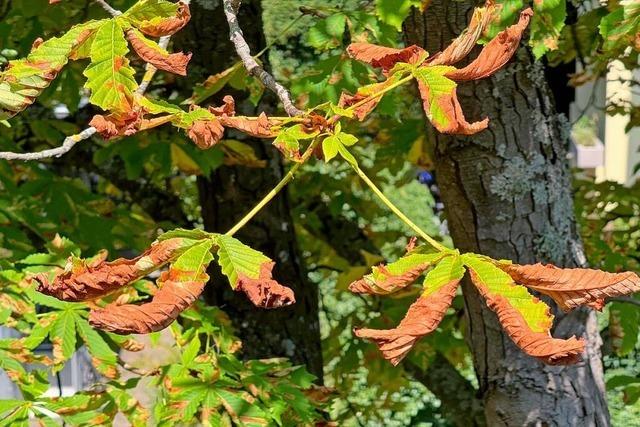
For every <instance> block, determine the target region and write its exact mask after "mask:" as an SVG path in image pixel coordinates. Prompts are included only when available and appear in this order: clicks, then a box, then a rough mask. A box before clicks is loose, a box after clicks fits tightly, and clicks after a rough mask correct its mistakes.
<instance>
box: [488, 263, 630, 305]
mask: <svg viewBox="0 0 640 427" xmlns="http://www.w3.org/2000/svg"><path fill="white" fill-rule="evenodd" d="M500 267H501V268H502V269H503V270H504V271H506V272H507V273H508V274H509V275H510V276H511V277H512V278H513V280H515V281H516V282H518V283H521V284H523V285H525V286H527V287H528V288H531V289H533V290H535V291H538V292H540V293H541V294H544V295H548V296H550V297H551V298H553V300H554V301H555V302H556V303H558V305H559V306H560V308H562V309H563V310H565V311H568V310H572V309H574V308H576V307H579V306H581V305H589V306H591V307H593V308H596V309H598V310H599V309H601V308H602V306H603V305H604V300H605V298H611V297H617V296H621V295H629V294H633V293H635V292H640V277H638V275H637V274H635V273H632V272H625V273H607V272H604V271H601V270H592V269H588V268H558V267H555V266H553V265H543V264H534V265H518V264H509V265H500Z"/></svg>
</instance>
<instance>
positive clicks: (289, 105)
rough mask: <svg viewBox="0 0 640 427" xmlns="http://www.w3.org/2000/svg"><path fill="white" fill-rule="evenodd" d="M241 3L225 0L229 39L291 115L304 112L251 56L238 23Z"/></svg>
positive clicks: (248, 68)
mask: <svg viewBox="0 0 640 427" xmlns="http://www.w3.org/2000/svg"><path fill="white" fill-rule="evenodd" d="M241 3H242V1H241V0H224V1H223V4H224V14H225V16H226V17H227V22H228V23H229V39H230V40H231V42H232V43H233V45H234V46H235V48H236V52H237V53H238V56H240V59H241V60H242V64H243V65H244V67H245V68H246V69H247V72H248V73H249V74H250V75H252V76H255V77H257V78H258V79H259V80H260V81H261V82H262V84H263V85H265V87H267V88H268V89H270V90H271V91H273V92H274V93H275V94H276V95H277V96H278V98H280V101H282V105H283V106H284V110H285V111H286V112H287V114H288V115H289V116H299V115H301V114H303V111H302V110H300V109H298V107H296V106H295V105H294V104H293V101H292V100H291V94H290V93H289V91H288V90H287V89H286V88H285V87H284V86H282V85H281V84H280V83H278V82H277V81H276V79H275V78H274V77H273V76H272V75H271V74H269V73H268V72H267V71H266V70H265V69H264V68H263V67H262V66H261V65H260V64H258V62H257V61H256V60H255V58H254V57H253V56H251V49H250V48H249V45H248V44H247V41H246V40H245V39H244V35H243V34H242V29H241V28H240V24H239V23H238V16H237V13H238V9H239V8H240V4H241Z"/></svg>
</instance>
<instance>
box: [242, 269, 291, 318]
mask: <svg viewBox="0 0 640 427" xmlns="http://www.w3.org/2000/svg"><path fill="white" fill-rule="evenodd" d="M274 264H275V263H274V262H265V263H263V264H262V265H261V266H260V276H259V277H258V278H257V279H252V278H251V277H248V276H246V275H244V274H242V273H240V274H238V285H237V287H236V291H240V292H244V293H245V294H246V295H247V298H249V300H250V301H251V302H252V303H253V304H254V305H255V306H256V307H261V308H279V307H286V306H288V305H291V304H293V303H295V302H296V298H295V295H294V294H293V291H292V290H291V289H290V288H287V287H286V286H282V285H281V284H280V283H278V282H276V281H275V280H273V278H272V270H273V266H274Z"/></svg>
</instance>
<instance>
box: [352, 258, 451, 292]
mask: <svg viewBox="0 0 640 427" xmlns="http://www.w3.org/2000/svg"><path fill="white" fill-rule="evenodd" d="M440 258H442V255H440V254H420V253H416V254H411V253H408V254H407V255H405V256H403V257H402V258H400V259H399V260H397V261H395V262H392V263H390V264H388V265H384V264H381V265H379V266H377V267H373V268H372V272H371V274H367V275H366V276H364V277H363V278H362V279H359V280H356V281H354V282H353V283H351V284H350V285H349V290H350V291H351V292H353V293H356V294H370V295H388V294H391V293H394V292H397V291H399V290H401V289H403V288H405V287H407V286H409V285H410V284H412V283H413V282H414V281H415V280H416V279H417V278H418V277H419V276H420V275H421V274H422V273H424V271H425V270H426V269H427V268H429V267H430V266H431V265H433V264H434V263H436V262H437V261H438V260H439V259H440Z"/></svg>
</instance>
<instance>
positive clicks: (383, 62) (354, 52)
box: [347, 43, 427, 72]
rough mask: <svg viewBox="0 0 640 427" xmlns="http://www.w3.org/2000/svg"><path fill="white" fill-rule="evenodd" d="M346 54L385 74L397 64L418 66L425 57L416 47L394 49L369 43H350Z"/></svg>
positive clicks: (420, 49)
mask: <svg viewBox="0 0 640 427" xmlns="http://www.w3.org/2000/svg"><path fill="white" fill-rule="evenodd" d="M347 53H348V54H349V56H350V57H351V58H353V59H356V60H358V61H361V62H365V63H367V64H371V65H372V66H373V67H376V68H382V70H383V71H385V72H386V71H389V70H391V69H392V68H393V66H394V65H396V64H397V63H398V62H405V63H409V64H418V62H420V61H421V60H424V59H425V58H426V57H427V53H426V51H425V50H424V49H422V48H421V47H420V46H416V45H412V46H409V47H406V48H404V49H394V48H391V47H385V46H378V45H375V44H370V43H351V44H350V45H349V46H348V47H347Z"/></svg>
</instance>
